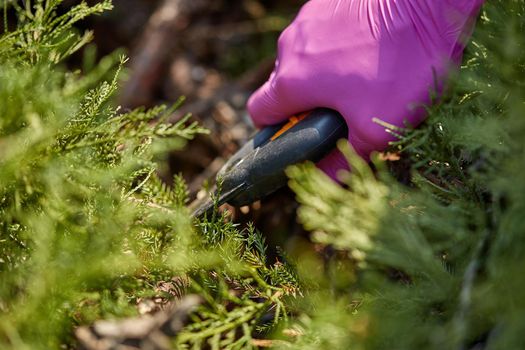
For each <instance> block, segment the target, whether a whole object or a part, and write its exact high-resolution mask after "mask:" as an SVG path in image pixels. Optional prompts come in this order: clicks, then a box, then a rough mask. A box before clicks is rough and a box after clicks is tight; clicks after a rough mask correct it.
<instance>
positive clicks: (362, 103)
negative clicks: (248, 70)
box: [248, 0, 483, 179]
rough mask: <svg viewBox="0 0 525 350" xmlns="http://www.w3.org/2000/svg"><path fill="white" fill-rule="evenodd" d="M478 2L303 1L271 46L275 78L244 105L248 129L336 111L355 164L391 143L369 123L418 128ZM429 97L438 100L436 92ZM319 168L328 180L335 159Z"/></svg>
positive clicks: (338, 160) (339, 163)
mask: <svg viewBox="0 0 525 350" xmlns="http://www.w3.org/2000/svg"><path fill="white" fill-rule="evenodd" d="M482 3H483V0H311V1H309V2H307V3H306V4H305V5H304V6H303V8H302V9H301V11H300V12H299V14H298V16H297V18H296V19H295V20H294V21H293V23H292V24H291V25H290V26H289V27H288V28H286V30H285V31H284V32H283V33H282V35H281V37H280V38H279V42H278V55H277V61H276V64H275V70H274V72H273V73H272V75H271V76H270V79H269V80H268V82H267V83H266V84H265V85H263V86H262V87H261V88H260V89H259V90H258V91H256V92H255V93H254V94H253V96H252V97H251V98H250V100H249V102H248V110H249V112H250V114H251V116H252V118H253V120H254V122H255V124H256V125H257V126H264V125H270V124H275V123H278V122H281V121H283V120H285V119H287V118H288V117H290V116H291V115H293V114H296V113H299V112H303V111H308V110H311V109H314V108H316V107H327V108H332V109H335V110H337V111H339V112H340V113H341V114H342V115H343V116H344V118H345V120H346V122H347V124H348V128H349V134H348V140H349V142H350V143H351V144H352V146H353V147H354V149H355V150H356V152H357V153H358V154H359V155H360V156H362V157H363V158H368V157H369V155H370V153H371V152H372V151H380V150H384V149H385V148H386V147H387V146H388V142H389V141H392V140H393V138H392V137H391V136H390V135H389V134H388V133H387V132H386V131H385V128H384V127H382V126H380V125H378V124H377V123H375V122H373V121H372V120H373V118H378V119H381V120H383V121H385V122H388V123H391V124H394V125H397V126H404V121H405V120H406V121H408V122H409V123H410V124H411V125H414V126H416V125H418V124H419V123H420V122H421V121H422V120H423V119H424V118H425V110H424V108H423V107H422V106H423V105H425V104H428V103H430V95H431V91H432V90H433V91H434V92H436V93H438V94H439V92H440V90H441V88H442V84H443V80H444V78H445V76H446V73H447V71H448V69H449V68H451V67H453V66H457V65H458V64H459V63H460V62H461V58H462V53H463V50H464V48H465V45H466V40H467V39H468V37H469V36H470V35H471V33H472V30H473V27H474V22H475V16H476V15H477V13H478V11H479V9H480V7H481V5H482ZM436 88H437V91H436ZM318 166H319V167H320V168H321V169H323V170H324V171H325V172H326V173H327V174H328V175H329V176H331V177H332V178H333V179H335V178H336V176H335V175H336V171H337V170H339V169H341V168H347V167H348V165H347V162H346V160H345V159H344V157H343V156H342V155H341V154H340V152H339V151H337V150H335V151H334V152H332V153H331V154H329V155H328V156H327V157H326V158H325V159H323V160H322V161H321V162H319V164H318Z"/></svg>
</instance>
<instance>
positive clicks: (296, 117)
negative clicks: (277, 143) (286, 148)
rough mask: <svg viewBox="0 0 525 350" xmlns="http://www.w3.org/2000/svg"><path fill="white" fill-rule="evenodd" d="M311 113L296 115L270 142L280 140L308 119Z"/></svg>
mask: <svg viewBox="0 0 525 350" xmlns="http://www.w3.org/2000/svg"><path fill="white" fill-rule="evenodd" d="M308 114H309V112H305V113H301V114H298V115H294V116H292V117H290V119H288V123H286V124H284V125H283V127H282V128H281V129H280V130H279V131H277V132H276V133H275V134H274V135H273V136H272V138H271V139H270V140H272V141H274V140H276V139H278V138H279V137H280V136H281V135H282V134H284V133H285V132H287V131H288V130H290V129H291V128H293V127H294V126H295V125H296V124H297V123H299V122H300V121H301V120H303V119H304V118H306V116H308Z"/></svg>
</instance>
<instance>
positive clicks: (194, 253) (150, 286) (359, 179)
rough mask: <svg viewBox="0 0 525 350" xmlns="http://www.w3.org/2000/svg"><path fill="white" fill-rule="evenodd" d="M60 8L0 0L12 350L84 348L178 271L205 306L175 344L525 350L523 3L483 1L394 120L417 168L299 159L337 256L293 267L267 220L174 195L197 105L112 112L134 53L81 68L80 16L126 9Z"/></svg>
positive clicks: (2, 198) (6, 343)
mask: <svg viewBox="0 0 525 350" xmlns="http://www.w3.org/2000/svg"><path fill="white" fill-rule="evenodd" d="M61 3H62V0H33V1H30V0H25V1H16V0H15V1H3V2H2V5H1V6H2V10H3V11H2V13H3V14H4V18H3V23H4V26H3V28H4V32H3V33H2V36H1V37H0V281H1V283H0V348H6V349H50V348H60V347H62V348H71V347H77V346H78V344H77V343H76V341H75V339H74V337H73V333H74V329H75V328H76V327H78V326H82V325H91V324H93V322H95V321H96V320H100V319H113V318H126V317H129V316H134V315H136V314H137V312H138V311H137V304H138V303H139V302H140V301H141V300H144V299H147V298H151V297H154V296H158V294H159V285H163V284H166V281H178V282H177V283H175V284H176V285H174V286H173V288H172V290H171V291H170V292H169V293H167V294H169V295H165V298H166V299H170V298H171V299H174V298H175V299H176V298H180V297H182V296H183V295H187V294H197V295H198V296H199V299H200V300H201V303H200V305H199V306H198V308H197V309H196V310H195V311H194V312H192V313H191V315H189V322H188V323H187V324H185V325H184V326H183V329H182V330H181V331H180V332H179V333H178V334H176V335H174V336H173V337H172V338H171V340H170V341H171V345H172V347H173V348H196V349H198V348H212V349H250V348H257V347H262V346H273V347H275V348H281V347H282V348H297V349H364V348H368V349H421V348H425V349H426V348H428V349H443V348H445V349H479V348H486V349H515V348H523V347H525V344H524V343H523V342H524V341H523V337H522V335H523V332H524V331H525V329H524V326H523V324H524V323H523V317H524V315H525V304H524V303H523V298H522V297H521V291H522V290H523V289H524V288H525V282H524V280H523V278H521V272H522V270H523V267H524V265H525V241H524V238H523V232H525V227H524V224H523V220H522V216H523V213H524V212H525V181H523V180H522V178H523V176H522V175H523V173H524V172H525V144H524V142H523V139H524V137H525V119H524V118H523V116H524V115H525V91H524V88H523V84H524V81H525V37H524V36H523V33H524V32H525V21H524V15H525V4H524V2H523V1H522V0H505V1H503V0H495V1H490V2H488V3H487V4H486V5H485V6H484V8H483V11H482V14H481V16H480V20H479V24H478V27H477V29H476V32H475V36H474V40H473V42H472V43H471V45H470V46H469V48H468V52H467V55H466V59H465V64H464V67H462V69H461V72H460V73H459V75H458V76H457V77H455V78H454V79H453V83H452V84H451V87H450V89H449V93H448V95H447V96H446V97H445V98H444V99H443V100H442V101H441V102H440V103H439V104H437V105H435V106H434V107H432V108H429V115H430V117H429V119H428V121H427V122H426V123H425V124H424V125H422V126H421V127H420V128H418V129H416V130H413V129H411V128H410V126H408V125H407V127H406V129H398V128H393V127H390V126H388V125H385V127H387V128H388V129H389V130H390V132H392V133H394V134H395V135H397V136H398V138H399V141H398V142H396V143H394V144H393V145H392V149H391V151H392V152H397V153H399V154H400V156H401V158H402V159H403V162H404V163H407V164H409V168H410V172H409V174H410V176H409V178H408V179H407V178H404V179H403V181H400V180H399V179H397V178H395V176H393V174H395V173H396V171H392V169H395V168H396V166H397V165H396V164H398V163H401V161H393V162H389V163H386V162H385V161H382V160H380V158H379V157H377V158H376V159H375V161H374V164H373V166H372V167H370V166H369V164H366V163H364V162H363V160H361V159H358V158H357V157H356V156H355V155H354V154H353V152H352V151H351V150H350V149H348V147H347V146H345V145H344V144H342V145H341V149H342V150H343V151H344V152H345V154H346V155H347V156H348V160H349V162H350V164H351V165H352V173H346V174H342V180H343V181H344V183H345V184H347V186H345V187H344V188H343V187H341V186H339V185H336V184H334V183H333V182H332V181H331V180H330V179H328V178H327V177H326V176H325V175H323V174H322V173H321V172H319V171H318V170H316V169H315V167H314V166H313V165H312V164H304V165H299V166H296V167H292V168H291V169H289V173H288V174H289V176H290V178H291V181H290V185H291V187H292V189H293V190H294V191H295V192H296V193H297V198H298V200H299V202H300V203H301V208H300V210H299V213H298V216H299V219H300V221H301V222H302V224H303V225H304V226H305V227H306V228H307V229H308V230H310V231H311V232H312V240H313V241H314V242H316V243H317V244H318V245H319V246H320V247H324V254H323V255H322V256H321V254H319V253H318V251H314V250H313V249H309V248H308V247H309V246H305V247H304V249H302V250H301V251H300V252H299V253H293V254H294V255H293V256H292V257H287V256H286V254H284V253H283V254H282V256H281V257H280V258H279V259H277V260H273V259H272V260H270V258H269V257H268V254H267V252H266V243H265V240H264V237H263V235H262V234H261V233H259V232H257V230H256V229H255V228H254V227H251V226H250V227H248V228H246V229H240V228H239V227H238V226H237V225H236V224H234V223H232V222H230V221H229V219H228V218H227V216H225V215H220V214H214V215H213V216H212V217H208V218H205V219H203V220H200V221H195V220H192V219H190V217H189V213H188V210H187V208H186V204H187V201H188V199H187V189H186V186H185V184H184V181H183V180H182V178H181V177H179V176H176V177H175V179H174V181H173V183H174V185H173V187H168V186H167V185H166V184H164V183H163V182H162V181H161V179H160V178H159V176H158V175H157V170H158V166H159V165H158V164H159V163H160V162H161V161H162V159H163V157H164V155H165V154H166V151H167V150H172V149H176V148H181V147H183V146H184V144H185V142H186V141H187V140H190V139H192V138H193V137H194V136H195V135H197V134H199V133H203V132H206V131H205V130H203V129H202V128H201V127H200V126H198V125H197V124H195V123H191V122H190V121H189V118H190V116H186V117H184V118H182V119H181V120H179V121H177V122H172V121H171V119H170V116H172V115H173V111H174V110H175V109H177V108H178V106H179V104H180V103H181V102H182V100H181V101H179V102H178V103H177V104H175V105H174V106H172V107H167V106H159V107H154V108H152V109H149V110H145V109H137V110H133V111H128V112H123V111H121V110H120V109H119V108H118V107H115V106H114V104H113V102H112V96H114V94H115V92H116V91H117V89H118V76H119V72H120V70H121V69H122V67H123V65H124V64H125V61H126V60H125V59H124V58H122V57H119V56H117V55H111V56H109V57H106V58H105V59H103V60H102V61H101V63H100V64H99V65H98V66H94V67H91V69H88V70H85V71H83V72H76V71H75V72H71V71H69V70H67V69H66V68H65V67H64V66H63V61H64V60H65V59H67V58H68V57H69V56H70V55H71V54H72V53H74V52H76V51H78V50H79V49H80V48H81V47H82V46H83V45H84V44H86V43H87V42H89V40H90V38H91V33H90V32H86V33H83V34H80V33H78V30H77V29H75V28H74V24H75V23H76V22H78V21H79V20H82V19H83V18H85V17H86V16H89V15H96V14H99V13H101V12H103V11H106V10H110V9H111V2H110V1H101V2H98V3H96V4H94V5H92V6H90V5H87V4H86V3H81V4H80V5H78V6H76V7H74V8H71V9H70V10H69V11H68V12H66V13H65V14H62V12H63V11H62V10H63V9H62V8H59V5H60V4H61ZM8 13H9V14H14V15H16V16H14V17H13V18H7V17H6V16H7V14H8ZM15 17H16V18H15ZM86 66H88V65H86ZM378 122H380V121H378ZM397 167H398V166H397ZM290 261H293V262H294V263H293V264H292V263H291V262H290Z"/></svg>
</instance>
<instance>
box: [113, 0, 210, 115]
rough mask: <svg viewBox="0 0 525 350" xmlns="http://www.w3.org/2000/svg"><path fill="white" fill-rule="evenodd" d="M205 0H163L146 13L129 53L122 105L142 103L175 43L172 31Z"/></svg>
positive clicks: (183, 22)
mask: <svg viewBox="0 0 525 350" xmlns="http://www.w3.org/2000/svg"><path fill="white" fill-rule="evenodd" d="M208 3H209V1H207V0H164V1H163V2H162V4H161V5H160V7H159V8H158V9H157V10H156V11H155V12H154V13H153V15H152V16H151V17H150V19H149V21H148V24H147V26H146V29H145V31H144V33H143V34H142V37H141V39H140V40H139V44H138V46H137V49H136V50H135V53H134V54H132V55H131V56H132V57H131V75H130V78H129V80H128V82H127V83H126V85H125V87H124V91H123V93H122V95H121V96H120V104H121V105H122V106H123V107H124V108H133V107H137V106H140V105H146V104H148V103H150V101H151V97H152V96H151V94H152V91H153V90H154V89H153V87H154V86H155V83H156V82H157V80H158V79H159V75H160V74H161V73H162V70H163V67H164V65H165V64H166V63H167V61H168V58H169V55H170V53H171V52H172V51H173V50H174V49H175V47H176V44H177V39H176V34H177V33H180V31H181V30H183V29H184V28H185V27H186V26H187V25H188V22H189V17H191V15H192V14H194V13H196V12H197V11H199V10H202V9H205V8H206V6H207V5H208Z"/></svg>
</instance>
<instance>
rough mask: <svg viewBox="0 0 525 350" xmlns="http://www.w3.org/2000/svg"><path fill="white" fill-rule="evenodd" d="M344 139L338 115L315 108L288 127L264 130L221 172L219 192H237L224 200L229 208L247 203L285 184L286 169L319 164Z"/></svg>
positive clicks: (344, 131) (344, 126) (287, 125)
mask: <svg viewBox="0 0 525 350" xmlns="http://www.w3.org/2000/svg"><path fill="white" fill-rule="evenodd" d="M277 135H278V137H276V136H277ZM347 136H348V128H347V126H346V122H345V120H344V119H343V117H342V116H341V114H339V113H338V112H336V111H334V110H331V109H326V108H318V109H315V110H313V111H311V112H309V113H307V114H305V115H303V116H302V117H301V118H300V119H299V120H296V122H295V123H292V124H290V122H285V123H283V124H280V125H276V126H270V127H267V128H264V129H263V130H261V131H260V132H259V133H258V134H256V135H255V137H254V138H253V139H252V140H250V142H248V143H247V144H246V145H244V147H242V148H241V150H239V152H237V153H236V154H235V155H234V156H233V157H232V158H231V159H230V161H228V163H226V165H225V166H224V167H223V169H221V171H220V172H219V175H218V176H219V178H221V179H222V190H221V191H222V192H223V193H224V192H228V191H231V190H233V189H238V191H237V194H236V195H233V196H232V197H231V198H229V199H228V200H227V202H228V203H229V204H231V205H233V206H237V207H238V206H244V205H248V204H251V203H253V202H255V201H256V200H259V199H261V198H263V197H265V196H266V195H268V194H270V193H272V192H274V191H276V190H277V189H279V188H281V187H283V186H285V185H286V182H287V178H286V174H285V170H286V168H287V167H288V166H290V165H293V164H297V163H301V162H304V161H307V160H309V161H313V162H318V161H320V160H321V159H322V158H323V157H324V156H326V155H327V154H328V153H329V152H330V151H332V150H333V149H334V148H335V147H336V143H337V141H338V140H339V139H341V138H346V137H347Z"/></svg>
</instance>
